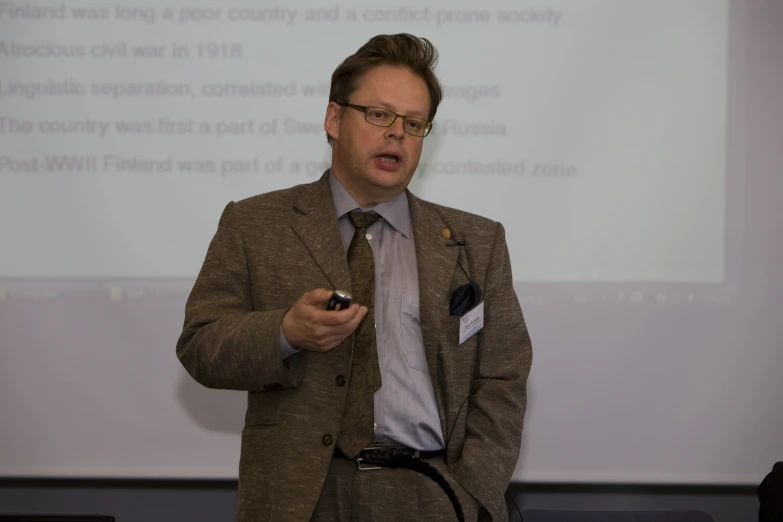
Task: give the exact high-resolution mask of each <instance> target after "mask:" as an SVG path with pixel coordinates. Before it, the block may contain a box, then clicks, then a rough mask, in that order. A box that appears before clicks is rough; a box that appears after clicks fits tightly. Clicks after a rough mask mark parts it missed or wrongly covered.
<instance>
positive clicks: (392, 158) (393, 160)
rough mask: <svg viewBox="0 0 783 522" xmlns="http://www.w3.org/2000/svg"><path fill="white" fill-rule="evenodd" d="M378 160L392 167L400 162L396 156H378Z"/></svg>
mask: <svg viewBox="0 0 783 522" xmlns="http://www.w3.org/2000/svg"><path fill="white" fill-rule="evenodd" d="M377 158H378V159H379V160H381V161H382V162H383V163H389V164H391V165H393V164H395V163H397V162H399V161H400V157H399V156H396V155H394V154H378V156H377Z"/></svg>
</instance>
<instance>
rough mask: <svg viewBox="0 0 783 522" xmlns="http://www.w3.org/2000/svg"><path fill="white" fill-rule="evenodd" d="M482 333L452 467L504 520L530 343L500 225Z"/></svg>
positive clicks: (522, 410)
mask: <svg viewBox="0 0 783 522" xmlns="http://www.w3.org/2000/svg"><path fill="white" fill-rule="evenodd" d="M478 335H479V339H478V340H479V345H478V350H479V354H478V369H477V374H478V377H477V381H476V382H474V385H473V389H474V392H473V394H472V395H471V396H470V398H469V399H468V406H467V408H468V410H467V415H466V429H465V441H464V444H463V447H462V454H461V456H460V458H459V460H457V461H456V462H454V463H453V464H452V465H451V466H450V469H451V472H452V474H453V475H454V477H455V478H456V479H457V481H458V482H459V483H460V484H461V485H462V486H463V487H464V488H465V489H466V490H467V491H468V492H470V494H471V495H473V496H474V497H475V498H476V500H478V502H479V503H480V504H481V506H482V507H483V508H484V510H485V511H486V512H487V513H488V514H489V516H491V518H492V519H493V520H506V516H507V514H506V505H505V496H504V495H505V492H506V489H507V487H508V484H509V482H510V480H511V476H512V474H513V473H514V469H515V467H516V464H517V460H518V458H519V451H520V446H521V437H522V425H523V417H524V414H525V409H526V405H527V378H528V375H529V373H530V368H531V364H532V347H531V341H530V335H529V334H528V330H527V327H526V325H525V320H524V317H523V315H522V309H521V308H520V305H519V300H518V299H517V296H516V293H515V291H514V287H513V279H512V274H511V264H510V260H509V254H508V247H507V245H506V240H505V232H504V229H503V226H502V225H501V224H500V223H498V224H497V226H496V230H495V238H494V243H493V246H492V255H491V258H490V262H489V267H488V270H487V276H486V279H485V283H484V328H483V329H482V330H481V331H480V332H479V334H478Z"/></svg>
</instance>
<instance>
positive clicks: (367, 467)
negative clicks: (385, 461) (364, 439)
mask: <svg viewBox="0 0 783 522" xmlns="http://www.w3.org/2000/svg"><path fill="white" fill-rule="evenodd" d="M375 449H381V446H379V445H375V446H367V447H366V448H364V449H362V451H360V452H359V455H357V456H356V463H357V464H358V465H359V471H372V470H374V469H381V468H382V467H383V466H378V465H376V464H367V463H364V462H362V461H363V460H364V459H363V458H362V457H361V454H362V452H363V451H367V450H375Z"/></svg>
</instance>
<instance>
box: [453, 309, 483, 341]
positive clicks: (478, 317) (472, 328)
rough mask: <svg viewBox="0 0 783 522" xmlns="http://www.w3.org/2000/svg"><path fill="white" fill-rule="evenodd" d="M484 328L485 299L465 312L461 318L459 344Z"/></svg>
mask: <svg viewBox="0 0 783 522" xmlns="http://www.w3.org/2000/svg"><path fill="white" fill-rule="evenodd" d="M482 328H484V301H481V302H480V303H479V304H478V305H477V306H476V307H475V308H473V310H471V311H469V312H465V314H464V315H463V316H462V317H460V319H459V344H462V343H464V342H465V341H467V340H468V339H470V337H471V336H472V335H473V334H475V333H476V332H478V331H479V330H481V329H482Z"/></svg>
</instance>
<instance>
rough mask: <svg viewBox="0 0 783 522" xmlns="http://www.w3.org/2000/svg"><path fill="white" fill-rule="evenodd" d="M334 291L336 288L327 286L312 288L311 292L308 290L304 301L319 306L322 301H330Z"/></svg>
mask: <svg viewBox="0 0 783 522" xmlns="http://www.w3.org/2000/svg"><path fill="white" fill-rule="evenodd" d="M333 293H334V290H329V289H326V288H316V289H315V290H312V291H310V292H307V293H306V294H305V295H304V296H303V297H304V302H305V303H306V304H309V305H312V306H318V305H320V304H321V303H325V302H327V301H329V299H330V298H331V297H332V294H333Z"/></svg>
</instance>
